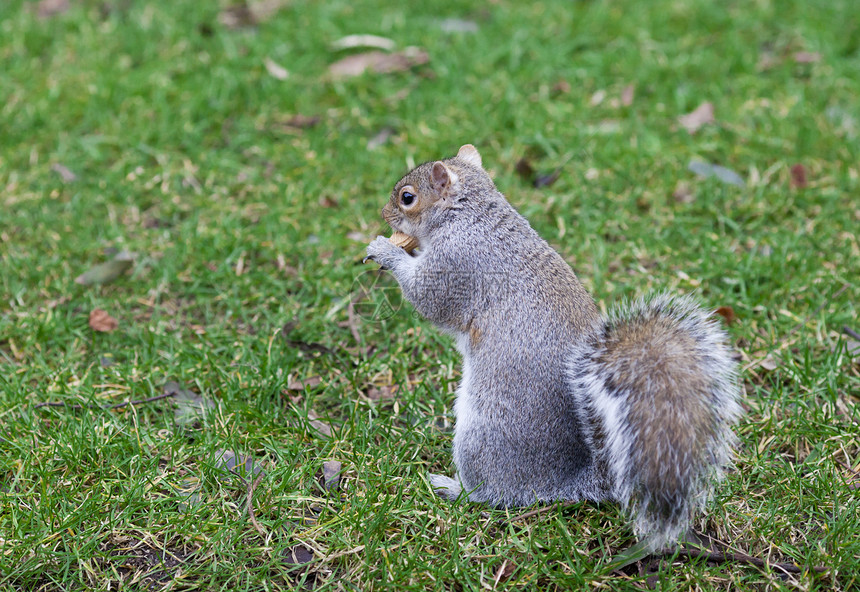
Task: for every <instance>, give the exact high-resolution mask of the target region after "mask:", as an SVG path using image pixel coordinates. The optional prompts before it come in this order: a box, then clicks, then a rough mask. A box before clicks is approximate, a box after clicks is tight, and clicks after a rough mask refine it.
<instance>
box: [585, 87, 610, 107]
mask: <svg viewBox="0 0 860 592" xmlns="http://www.w3.org/2000/svg"><path fill="white" fill-rule="evenodd" d="M605 98H606V91H605V90H603V89H601V90H599V91H597V92H596V93H594V94H593V95H591V99H590V100H589V101H588V104H589V105H591V106H592V107H597V106H598V105H599V104H600V103H602V102H603V100H604V99H605Z"/></svg>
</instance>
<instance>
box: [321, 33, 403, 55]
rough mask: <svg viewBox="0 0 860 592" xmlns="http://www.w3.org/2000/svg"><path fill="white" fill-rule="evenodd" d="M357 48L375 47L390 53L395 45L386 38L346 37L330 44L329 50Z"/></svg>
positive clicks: (376, 36) (369, 36) (367, 36)
mask: <svg viewBox="0 0 860 592" xmlns="http://www.w3.org/2000/svg"><path fill="white" fill-rule="evenodd" d="M357 47H375V48H376V49H384V50H385V51H391V50H393V49H394V47H395V44H394V41H392V40H391V39H389V38H388V37H380V36H379V35H347V36H346V37H341V38H340V39H338V40H337V41H335V42H334V43H332V44H331V48H332V49H334V50H336V51H339V50H343V49H355V48H357Z"/></svg>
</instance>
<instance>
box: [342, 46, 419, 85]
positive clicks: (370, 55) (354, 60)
mask: <svg viewBox="0 0 860 592" xmlns="http://www.w3.org/2000/svg"><path fill="white" fill-rule="evenodd" d="M429 60H430V56H429V55H428V54H427V52H426V51H424V50H423V49H421V48H419V47H407V48H406V49H404V50H403V51H398V52H395V53H385V52H382V51H368V52H365V53H357V54H355V55H351V56H347V57H345V58H343V59H341V60H338V61H336V62H335V63H333V64H332V65H330V66H329V67H328V71H329V74H331V75H332V76H333V77H334V78H351V77H353V76H359V75H360V74H363V73H364V72H365V71H367V70H370V71H372V72H377V73H380V74H385V73H388V72H402V71H404V70H408V69H409V68H412V67H414V66H420V65H421V64H426V63H427V62H428V61H429Z"/></svg>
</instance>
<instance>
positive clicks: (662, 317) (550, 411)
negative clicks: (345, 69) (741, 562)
mask: <svg viewBox="0 0 860 592" xmlns="http://www.w3.org/2000/svg"><path fill="white" fill-rule="evenodd" d="M383 217H384V218H385V220H386V221H387V222H388V223H389V225H391V227H392V228H393V229H394V230H395V231H398V232H401V233H404V234H407V235H409V236H411V237H413V238H414V239H416V240H417V242H418V250H417V251H415V252H414V253H412V254H410V253H407V252H406V251H405V250H404V249H402V248H400V247H398V246H396V245H394V244H392V243H391V242H389V241H388V239H386V238H385V237H377V238H376V239H375V240H374V241H373V242H371V243H370V245H369V246H368V248H367V255H368V258H369V259H372V260H375V261H376V262H377V263H379V264H380V265H381V266H383V267H384V268H386V269H388V270H389V271H390V272H391V273H392V274H393V275H394V277H395V279H396V280H397V282H398V283H399V284H400V287H401V289H402V291H403V295H404V296H405V298H406V299H407V300H408V301H409V302H411V303H412V304H413V306H414V307H415V309H416V310H417V311H418V312H420V313H421V314H422V315H423V316H424V317H425V318H427V319H428V320H430V321H431V322H433V323H435V324H436V325H437V326H439V327H440V328H442V329H444V330H445V331H447V332H449V333H451V334H452V335H454V337H455V342H456V344H457V347H458V349H459V350H460V352H461V354H462V356H463V380H462V382H461V384H460V388H459V389H458V392H457V400H456V402H455V405H454V412H455V415H456V419H457V421H456V424H455V427H454V445H453V453H454V463H455V464H456V466H457V474H456V476H455V477H454V478H450V477H445V476H441V475H431V477H430V482H431V484H432V485H433V487H434V489H435V490H436V491H437V493H439V494H440V495H442V496H444V497H447V498H450V499H454V498H457V497H458V496H460V495H461V494H465V495H467V496H468V498H469V499H470V500H472V501H476V502H487V503H490V504H493V505H496V506H520V505H528V504H531V503H533V502H535V501H546V502H552V501H556V500H560V499H565V500H581V499H590V500H595V501H600V500H604V499H614V500H617V501H619V502H620V503H621V504H622V505H623V506H625V507H626V508H628V509H629V511H630V512H631V514H632V516H633V523H634V529H635V531H636V533H637V535H638V536H640V537H641V538H643V539H644V540H645V542H647V544H648V545H649V546H650V547H652V548H657V547H659V546H662V545H664V544H666V543H669V542H672V541H674V540H675V539H676V538H677V537H678V535H680V534H682V533H683V531H684V530H685V529H686V528H687V526H688V524H689V522H690V519H691V517H692V515H693V513H694V511H696V510H697V509H698V508H700V507H701V505H702V504H703V503H704V501H705V500H706V499H707V497H708V496H709V492H710V491H711V487H712V484H713V482H714V481H715V479H716V478H718V477H719V476H720V475H721V472H722V468H723V466H724V465H725V464H727V462H728V459H729V455H730V450H731V445H732V442H733V437H732V433H731V430H730V428H731V426H732V425H733V424H734V423H735V422H736V420H737V418H738V417H739V414H740V407H739V404H738V398H739V389H738V386H737V381H736V376H735V373H736V370H735V362H734V361H733V359H732V354H731V351H730V349H729V347H728V345H727V338H726V335H725V333H724V332H723V331H722V330H721V329H720V328H719V326H718V325H717V324H716V322H715V321H714V320H713V319H712V317H711V316H710V315H709V314H708V313H707V312H705V311H703V310H702V309H701V308H699V307H698V306H697V305H696V304H694V302H693V301H692V300H691V299H688V298H671V297H668V296H657V297H656V298H653V299H651V300H641V301H638V302H637V303H635V304H633V305H630V306H628V307H626V308H621V309H619V311H618V312H616V313H614V314H611V315H610V316H608V317H605V318H604V317H601V316H600V315H599V314H598V310H597V307H596V306H595V304H594V302H593V300H592V299H591V296H590V295H589V294H588V292H587V291H586V290H585V288H584V287H583V286H582V284H581V283H580V282H579V280H578V279H577V277H576V275H575V274H574V273H573V270H571V269H570V267H569V266H568V265H567V263H566V262H565V261H564V259H562V257H561V256H560V255H559V254H558V253H556V252H555V251H554V250H553V249H552V247H550V246H549V245H548V244H547V243H546V241H544V240H543V239H542V238H540V236H539V235H538V234H537V233H536V232H535V231H534V229H532V227H531V226H530V225H529V223H528V221H527V220H526V219H525V218H524V217H522V216H521V215H520V214H519V213H517V212H516V210H515V209H514V208H513V207H512V206H511V205H510V204H509V203H508V202H507V200H506V199H505V197H504V196H503V195H502V194H501V193H500V192H499V191H498V190H497V189H496V187H495V185H494V184H493V182H492V180H491V179H490V176H489V175H488V174H487V173H486V171H485V170H484V169H483V166H482V163H481V157H480V155H479V154H478V151H477V150H476V149H475V148H474V147H473V146H471V145H468V144H467V145H466V146H463V147H462V148H461V149H460V151H459V152H458V154H457V156H455V157H453V158H449V159H445V160H441V161H435V162H428V163H425V164H422V165H420V166H418V167H417V168H415V169H414V170H412V171H411V172H409V173H408V174H407V175H405V176H404V177H403V178H402V179H401V180H400V181H399V182H398V183H397V184H396V185H395V186H394V189H393V191H392V193H391V198H390V200H389V203H388V204H387V205H386V206H385V208H384V209H383Z"/></svg>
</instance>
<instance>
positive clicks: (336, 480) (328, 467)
mask: <svg viewBox="0 0 860 592" xmlns="http://www.w3.org/2000/svg"><path fill="white" fill-rule="evenodd" d="M342 468H343V464H342V463H341V462H340V461H339V460H327V461H325V462H324V463H323V467H322V472H323V487H325V488H326V491H337V488H338V485H340V471H341V469H342Z"/></svg>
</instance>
